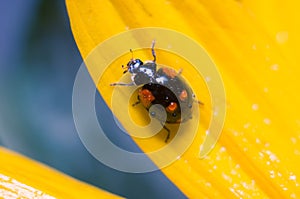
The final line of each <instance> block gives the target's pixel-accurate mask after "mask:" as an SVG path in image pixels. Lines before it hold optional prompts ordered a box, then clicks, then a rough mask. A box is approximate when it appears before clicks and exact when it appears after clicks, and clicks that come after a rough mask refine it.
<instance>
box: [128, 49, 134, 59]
mask: <svg viewBox="0 0 300 199" xmlns="http://www.w3.org/2000/svg"><path fill="white" fill-rule="evenodd" d="M129 51H130V52H131V60H133V51H132V49H131V48H130V49H129Z"/></svg>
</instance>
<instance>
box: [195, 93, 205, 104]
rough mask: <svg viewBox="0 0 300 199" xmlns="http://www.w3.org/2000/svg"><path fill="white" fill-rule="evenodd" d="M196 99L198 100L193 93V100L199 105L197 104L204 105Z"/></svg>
mask: <svg viewBox="0 0 300 199" xmlns="http://www.w3.org/2000/svg"><path fill="white" fill-rule="evenodd" d="M195 98H196V95H195V94H194V93H193V100H194V102H195V103H197V104H200V105H204V103H203V102H201V101H200V100H196V99H195Z"/></svg>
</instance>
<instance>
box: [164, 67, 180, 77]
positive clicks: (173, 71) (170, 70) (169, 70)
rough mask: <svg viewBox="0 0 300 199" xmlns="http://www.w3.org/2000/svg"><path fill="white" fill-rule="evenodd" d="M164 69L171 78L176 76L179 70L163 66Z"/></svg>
mask: <svg viewBox="0 0 300 199" xmlns="http://www.w3.org/2000/svg"><path fill="white" fill-rule="evenodd" d="M162 70H163V72H164V73H165V74H166V75H167V76H169V77H171V78H174V77H176V76H177V72H176V71H175V70H173V69H171V68H163V69H162Z"/></svg>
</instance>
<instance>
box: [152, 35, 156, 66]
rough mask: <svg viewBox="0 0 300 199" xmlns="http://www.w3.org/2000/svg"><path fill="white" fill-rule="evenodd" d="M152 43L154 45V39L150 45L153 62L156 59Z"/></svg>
mask: <svg viewBox="0 0 300 199" xmlns="http://www.w3.org/2000/svg"><path fill="white" fill-rule="evenodd" d="M154 45H155V40H153V41H152V47H151V51H152V56H153V62H155V61H156V53H155V50H154Z"/></svg>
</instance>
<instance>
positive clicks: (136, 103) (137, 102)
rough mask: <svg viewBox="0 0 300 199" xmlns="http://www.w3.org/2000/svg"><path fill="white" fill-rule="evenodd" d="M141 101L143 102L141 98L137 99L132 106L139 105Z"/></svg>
mask: <svg viewBox="0 0 300 199" xmlns="http://www.w3.org/2000/svg"><path fill="white" fill-rule="evenodd" d="M139 103H141V101H140V100H138V101H136V102H135V103H133V104H132V106H136V105H138V104H139Z"/></svg>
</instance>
